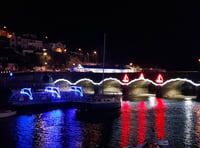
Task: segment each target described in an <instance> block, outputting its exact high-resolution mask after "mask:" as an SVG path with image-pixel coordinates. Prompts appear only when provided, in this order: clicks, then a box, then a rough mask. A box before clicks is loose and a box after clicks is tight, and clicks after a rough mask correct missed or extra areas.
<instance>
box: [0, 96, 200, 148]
mask: <svg viewBox="0 0 200 148" xmlns="http://www.w3.org/2000/svg"><path fill="white" fill-rule="evenodd" d="M107 115H108V116H106V117H105V118H104V117H102V118H100V117H98V115H97V116H95V117H87V118H86V117H81V118H80V117H77V116H76V108H62V109H61V108H60V109H59V108H57V109H53V110H46V111H43V112H32V113H31V112H28V113H18V114H17V115H15V116H12V117H8V118H1V119H0V131H1V132H0V146H1V147H2V146H3V147H18V148H22V147H23V148H24V147H27V148H31V147H43V148H49V147H51V148H61V147H64V148H65V147H66V148H79V147H83V148H93V147H102V148H106V147H108V148H120V147H125V146H130V145H132V146H136V145H137V144H141V143H143V142H145V141H146V140H148V139H151V138H152V137H154V136H156V137H157V138H158V139H167V140H168V141H169V144H170V146H171V147H176V148H184V147H187V148H196V147H200V102H196V101H192V100H165V99H161V98H153V97H152V98H148V99H147V100H145V101H123V102H122V108H121V110H120V111H119V112H117V116H116V115H115V116H109V114H107ZM152 129H154V130H155V131H156V133H154V132H153V130H152Z"/></svg>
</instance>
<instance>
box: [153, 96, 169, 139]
mask: <svg viewBox="0 0 200 148" xmlns="http://www.w3.org/2000/svg"><path fill="white" fill-rule="evenodd" d="M156 101H157V105H156V107H155V110H154V113H155V129H156V131H157V138H158V139H163V138H164V137H165V108H166V107H165V104H164V102H163V100H162V99H156Z"/></svg>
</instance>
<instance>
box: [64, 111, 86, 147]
mask: <svg viewBox="0 0 200 148" xmlns="http://www.w3.org/2000/svg"><path fill="white" fill-rule="evenodd" d="M75 111H76V109H68V110H66V112H65V119H64V121H65V127H64V131H63V132H65V140H64V143H63V146H64V147H69V148H74V147H80V146H81V145H82V139H83V136H82V129H83V127H81V124H80V122H79V121H77V120H76V114H75Z"/></svg>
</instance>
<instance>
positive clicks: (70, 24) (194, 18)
mask: <svg viewBox="0 0 200 148" xmlns="http://www.w3.org/2000/svg"><path fill="white" fill-rule="evenodd" d="M198 6H199V5H198V4H197V3H194V2H190V1H175V0H174V1H144V0H140V1H131V2H128V1H127V2H126V3H125V2H124V1H121V2H120V3H117V2H112V1H110V2H103V1H94V2H93V3H91V2H90V3H86V2H84V1H81V2H80V1H73V3H69V2H68V1H65V2H62V1H59V0H57V1H49V2H48V3H44V4H40V3H38V2H37V1H25V2H20V3H17V4H13V5H10V4H8V3H7V4H5V7H4V9H1V10H0V12H1V13H0V17H1V19H0V25H1V26H2V25H6V26H7V27H8V28H10V29H11V30H13V31H17V32H25V33H26V32H33V33H37V34H40V35H42V36H45V35H47V36H49V39H52V40H56V41H57V40H62V41H65V43H66V45H67V48H68V49H69V50H76V49H78V48H82V49H83V50H84V51H87V50H93V49H96V50H98V52H99V55H100V53H102V51H103V34H104V32H105V33H106V61H107V62H110V63H112V64H128V63H129V62H133V63H135V64H137V65H139V66H141V67H144V66H153V67H160V68H165V69H167V70H199V68H200V66H199V64H200V63H198V58H199V57H200V22H199V16H200V9H199V7H198ZM1 26H0V27H1Z"/></svg>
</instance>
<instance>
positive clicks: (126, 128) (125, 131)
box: [120, 102, 131, 147]
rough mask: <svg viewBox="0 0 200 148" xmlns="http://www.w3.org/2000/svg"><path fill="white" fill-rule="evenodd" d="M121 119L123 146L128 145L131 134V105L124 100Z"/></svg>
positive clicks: (121, 143)
mask: <svg viewBox="0 0 200 148" xmlns="http://www.w3.org/2000/svg"><path fill="white" fill-rule="evenodd" d="M121 112H122V115H121V118H122V119H121V121H122V125H121V127H122V131H121V142H120V145H121V147H126V146H127V145H128V143H129V136H130V126H131V106H130V104H129V103H128V102H123V104H122V108H121Z"/></svg>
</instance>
